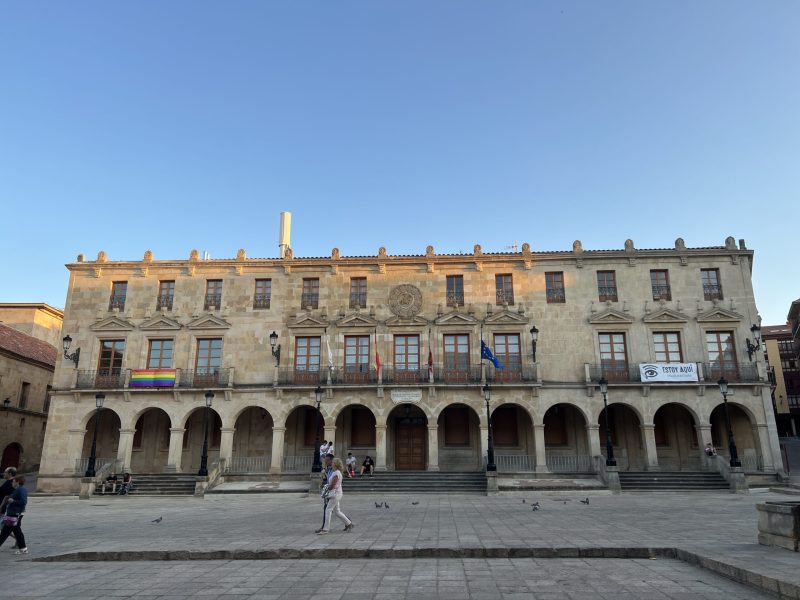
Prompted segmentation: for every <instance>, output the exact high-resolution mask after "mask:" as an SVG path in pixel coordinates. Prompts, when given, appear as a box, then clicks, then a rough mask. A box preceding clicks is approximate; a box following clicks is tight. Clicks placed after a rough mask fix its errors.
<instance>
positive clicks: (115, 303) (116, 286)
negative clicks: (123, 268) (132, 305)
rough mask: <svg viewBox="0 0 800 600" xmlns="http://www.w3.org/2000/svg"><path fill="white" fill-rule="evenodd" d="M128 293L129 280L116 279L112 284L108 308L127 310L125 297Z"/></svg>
mask: <svg viewBox="0 0 800 600" xmlns="http://www.w3.org/2000/svg"><path fill="white" fill-rule="evenodd" d="M127 295H128V282H127V281H115V282H114V283H112V284H111V299H110V300H109V301H108V310H114V309H115V308H116V309H117V310H125V297H126V296H127Z"/></svg>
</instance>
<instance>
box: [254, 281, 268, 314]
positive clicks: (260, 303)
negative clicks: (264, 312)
mask: <svg viewBox="0 0 800 600" xmlns="http://www.w3.org/2000/svg"><path fill="white" fill-rule="evenodd" d="M271 298H272V280H271V279H256V293H255V295H254V296H253V308H269V303H270V299H271Z"/></svg>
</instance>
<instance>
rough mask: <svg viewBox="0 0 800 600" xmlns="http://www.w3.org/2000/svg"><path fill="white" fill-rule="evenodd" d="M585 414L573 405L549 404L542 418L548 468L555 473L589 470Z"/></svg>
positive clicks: (562, 403) (587, 431)
mask: <svg viewBox="0 0 800 600" xmlns="http://www.w3.org/2000/svg"><path fill="white" fill-rule="evenodd" d="M589 423H590V421H588V420H587V411H586V410H585V409H583V407H581V406H579V405H576V404H575V403H573V402H569V401H567V402H556V403H553V404H551V405H550V406H549V407H548V408H547V410H546V411H545V412H544V415H543V416H542V424H543V425H544V430H543V435H544V447H545V456H546V463H547V468H548V470H549V471H552V472H554V473H576V472H588V471H590V470H591V468H592V456H591V451H590V447H591V446H590V440H589V427H588V425H589Z"/></svg>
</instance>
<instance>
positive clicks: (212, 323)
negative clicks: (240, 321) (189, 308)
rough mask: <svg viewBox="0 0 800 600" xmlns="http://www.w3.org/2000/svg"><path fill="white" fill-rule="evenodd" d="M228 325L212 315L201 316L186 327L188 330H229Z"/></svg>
mask: <svg viewBox="0 0 800 600" xmlns="http://www.w3.org/2000/svg"><path fill="white" fill-rule="evenodd" d="M230 326H231V324H230V323H228V322H227V321H225V320H224V319H220V318H219V317H215V316H214V315H202V316H200V317H197V318H196V319H195V320H193V321H192V322H191V323H189V324H188V325H187V327H188V328H189V329H229V328H230Z"/></svg>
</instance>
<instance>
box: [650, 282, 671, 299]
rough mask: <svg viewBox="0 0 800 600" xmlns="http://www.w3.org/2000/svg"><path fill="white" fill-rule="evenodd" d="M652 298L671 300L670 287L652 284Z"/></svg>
mask: <svg viewBox="0 0 800 600" xmlns="http://www.w3.org/2000/svg"><path fill="white" fill-rule="evenodd" d="M651 287H652V288H653V300H672V289H671V288H670V286H669V285H657V284H653V285H652V286H651Z"/></svg>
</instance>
